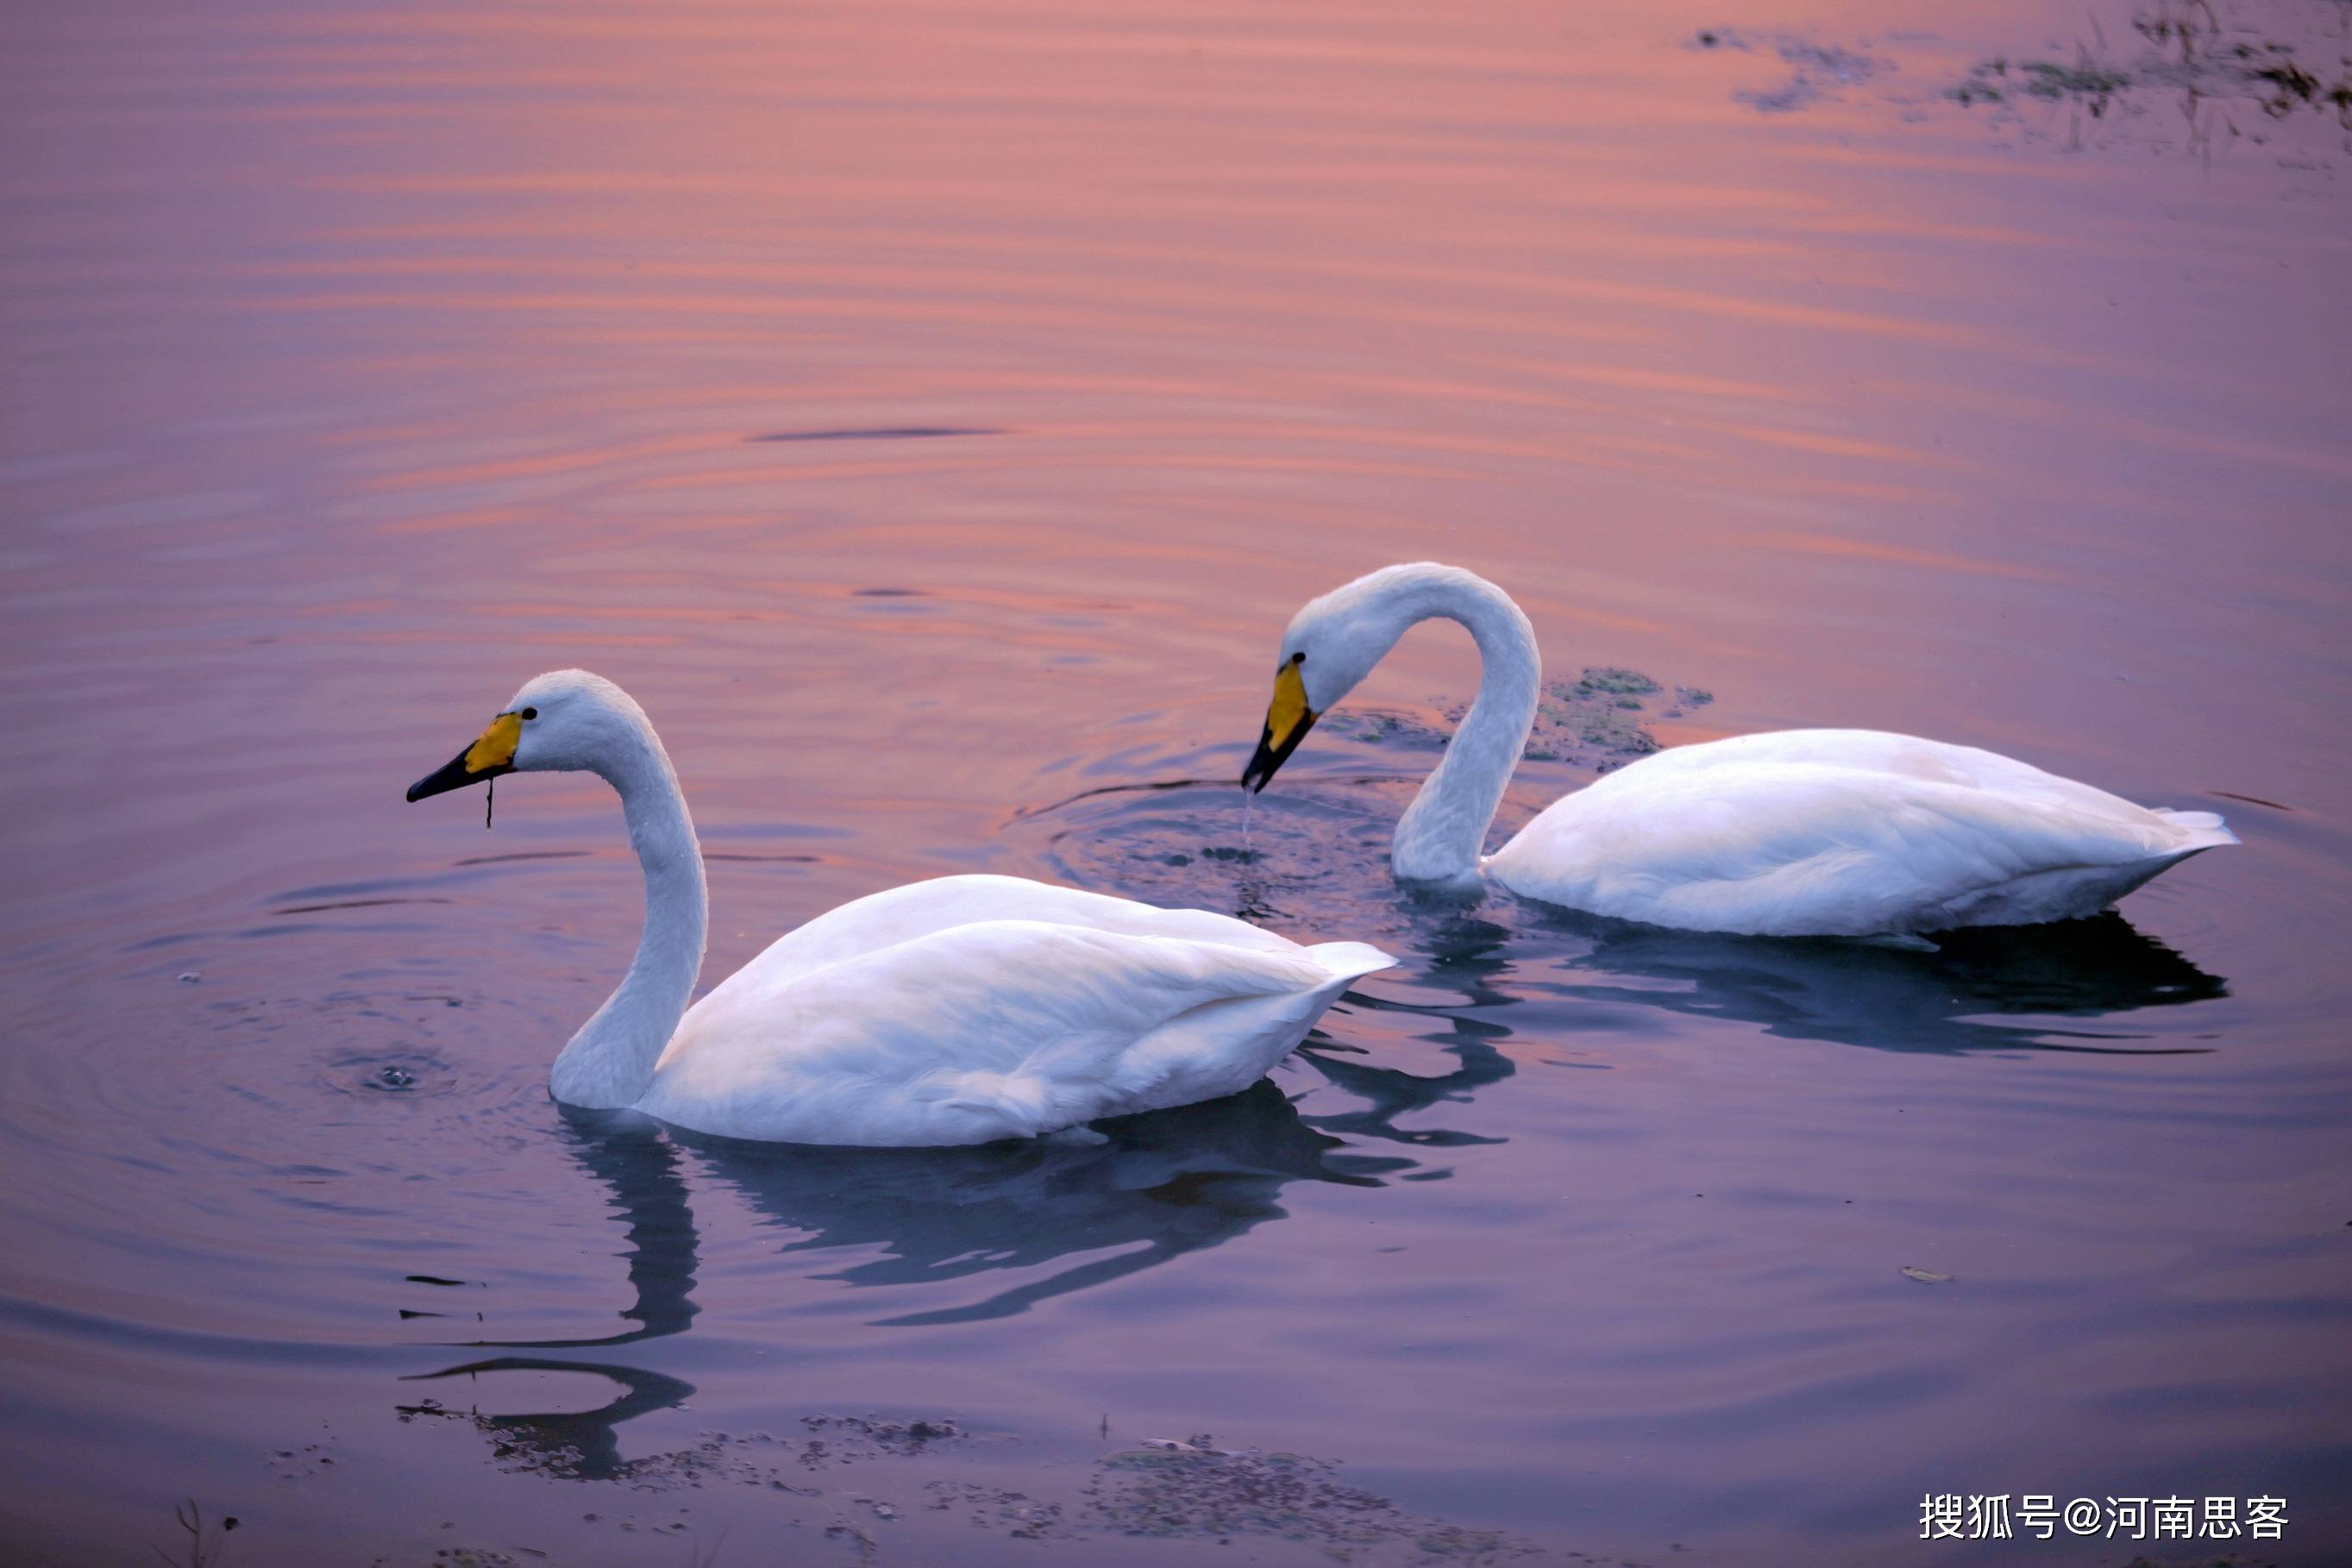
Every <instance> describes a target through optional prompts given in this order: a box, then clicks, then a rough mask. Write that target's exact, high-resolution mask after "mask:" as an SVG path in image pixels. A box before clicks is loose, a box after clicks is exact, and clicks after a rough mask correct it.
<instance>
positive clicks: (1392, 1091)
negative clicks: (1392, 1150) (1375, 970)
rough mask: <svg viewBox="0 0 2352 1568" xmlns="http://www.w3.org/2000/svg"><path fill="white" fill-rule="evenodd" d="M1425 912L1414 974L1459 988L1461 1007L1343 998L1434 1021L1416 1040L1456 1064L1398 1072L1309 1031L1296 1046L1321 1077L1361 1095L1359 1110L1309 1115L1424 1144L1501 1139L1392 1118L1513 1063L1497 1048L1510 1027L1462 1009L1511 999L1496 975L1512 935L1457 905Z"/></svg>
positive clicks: (1460, 1094)
mask: <svg viewBox="0 0 2352 1568" xmlns="http://www.w3.org/2000/svg"><path fill="white" fill-rule="evenodd" d="M1421 912H1422V913H1423V915H1424V916H1427V915H1432V914H1433V915H1435V917H1436V919H1435V921H1434V924H1433V925H1432V926H1431V927H1430V928H1429V930H1428V935H1427V939H1426V941H1425V942H1423V943H1422V944H1421V945H1422V949H1423V957H1424V958H1425V960H1426V967H1425V968H1423V970H1422V972H1421V973H1419V974H1418V975H1417V976H1416V978H1417V980H1418V981H1419V982H1420V983H1421V984H1433V985H1442V986H1445V987H1448V988H1455V987H1458V988H1459V989H1460V990H1461V992H1462V995H1463V1000H1462V1003H1461V1004H1460V1007H1461V1010H1460V1011H1457V1010H1456V1009H1454V1008H1453V1007H1442V1008H1430V1007H1418V1006H1407V1005H1402V1004H1399V1003H1395V1002H1387V1001H1383V1000H1381V998H1379V997H1378V996H1374V995H1370V994H1354V993H1350V994H1349V997H1348V999H1347V1002H1346V1005H1348V1006H1351V1007H1361V1008H1364V1009H1365V1010H1367V1011H1370V1012H1392V1013H1417V1014H1420V1015H1422V1016H1425V1017H1427V1018H1429V1019H1430V1020H1431V1021H1432V1023H1433V1024H1435V1025H1437V1026H1439V1027H1437V1028H1435V1029H1433V1031H1432V1032H1431V1033H1429V1034H1426V1035H1423V1036H1421V1038H1422V1039H1424V1040H1427V1041H1429V1042H1430V1043H1431V1044H1433V1045H1434V1046H1436V1047H1438V1048H1440V1049H1441V1050H1444V1051H1445V1052H1446V1053H1448V1054H1449V1055H1451V1056H1452V1057H1454V1059H1455V1061H1456V1062H1457V1063H1458V1064H1459V1065H1458V1066H1457V1067H1456V1068H1454V1070H1453V1071H1452V1072H1449V1073H1440V1074H1435V1075H1423V1074H1416V1073H1408V1072H1401V1071H1398V1070H1397V1069H1395V1068H1380V1067H1372V1066H1370V1065H1369V1064H1367V1063H1363V1062H1355V1061H1350V1060H1349V1059H1347V1056H1346V1055H1343V1054H1341V1053H1342V1052H1343V1051H1344V1052H1347V1053H1350V1054H1361V1053H1360V1048H1359V1047H1338V1046H1334V1045H1332V1044H1331V1043H1330V1042H1329V1041H1328V1040H1321V1039H1317V1038H1314V1037H1310V1038H1309V1039H1308V1041H1307V1045H1306V1046H1304V1047H1301V1052H1302V1054H1303V1055H1305V1056H1307V1058H1309V1059H1310V1060H1311V1061H1312V1062H1313V1064H1314V1066H1315V1068H1317V1069H1318V1071H1320V1072H1321V1073H1322V1074H1323V1076H1324V1077H1326V1078H1328V1079H1330V1080H1331V1081H1332V1082H1333V1083H1335V1084H1337V1085H1339V1087H1340V1088H1341V1089H1346V1090H1348V1091H1349V1093H1351V1094H1353V1095H1354V1096H1356V1098H1358V1099H1359V1100H1362V1101H1363V1102H1364V1108H1363V1109H1362V1110H1349V1111H1341V1112H1339V1113H1336V1114H1326V1115H1319V1116H1310V1117H1308V1118H1307V1121H1309V1122H1311V1123H1312V1124H1313V1125H1315V1126H1316V1127H1318V1128H1319V1129H1321V1130H1322V1131H1327V1132H1337V1133H1342V1134H1347V1135H1350V1136H1354V1137H1360V1138H1380V1139H1385V1140H1388V1141H1391V1142H1400V1143H1413V1144H1419V1145H1422V1146H1423V1147H1458V1146H1461V1145H1464V1144H1471V1143H1497V1142H1502V1140H1501V1139H1498V1138H1488V1137H1484V1136H1481V1135H1480V1134H1477V1133H1475V1132H1464V1131H1456V1130H1452V1129H1446V1128H1413V1129H1405V1128H1401V1127H1399V1126H1397V1125H1396V1119H1397V1118H1398V1117H1400V1116H1402V1115H1404V1114H1405V1113H1406V1112H1408V1111H1413V1110H1426V1109H1427V1108H1429V1107H1431V1106H1433V1105H1436V1104H1439V1103H1440V1102H1442V1101H1446V1100H1455V1101H1462V1100H1468V1099H1469V1098H1470V1096H1471V1094H1472V1093H1473V1092H1474V1091H1475V1090H1477V1089H1484V1088H1485V1087H1486V1086H1487V1085H1489V1084H1494V1083H1500V1082H1501V1081H1502V1080H1503V1079H1507V1078H1509V1077H1510V1076H1511V1075H1512V1074H1513V1073H1515V1072H1517V1070H1518V1068H1517V1064H1516V1063H1514V1062H1513V1061H1512V1060H1511V1058H1509V1057H1507V1056H1505V1055H1504V1054H1503V1053H1502V1052H1501V1051H1500V1050H1498V1049H1496V1045H1497V1043H1498V1042H1500V1041H1502V1040H1505V1039H1507V1038H1509V1037H1510V1035H1511V1030H1510V1029H1509V1028H1508V1027H1507V1026H1504V1025H1501V1024H1496V1023H1494V1022H1492V1021H1490V1020H1486V1019H1481V1018H1473V1017H1469V1016H1465V1013H1466V1012H1467V1011H1468V1010H1470V1009H1473V1008H1493V1007H1503V1006H1509V1005H1513V1004H1514V1003H1515V1002H1516V1001H1517V998H1515V997H1513V996H1511V995H1509V994H1507V993H1506V992H1504V991H1503V990H1501V989H1500V988H1499V987H1498V986H1497V985H1496V984H1495V982H1496V978H1497V977H1498V976H1499V975H1500V974H1501V973H1502V972H1503V970H1504V968H1505V967H1506V961H1505V959H1504V956H1503V952H1504V948H1505V946H1506V945H1507V943H1508V942H1509V941H1510V940H1511V933H1510V931H1508V930H1507V929H1506V928H1504V927H1502V926H1499V925H1496V923H1494V922H1493V921H1487V920H1482V919H1479V918H1477V917H1476V916H1475V915H1473V914H1470V913H1468V912H1466V911H1465V910H1463V909H1462V908H1460V907H1459V906H1458V904H1451V903H1450V904H1442V905H1434V906H1430V905H1424V906H1423V909H1422V911H1421Z"/></svg>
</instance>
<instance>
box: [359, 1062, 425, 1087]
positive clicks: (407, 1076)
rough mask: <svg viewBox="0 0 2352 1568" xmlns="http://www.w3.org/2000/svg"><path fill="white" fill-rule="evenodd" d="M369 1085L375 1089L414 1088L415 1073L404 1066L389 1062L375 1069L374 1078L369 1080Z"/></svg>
mask: <svg viewBox="0 0 2352 1568" xmlns="http://www.w3.org/2000/svg"><path fill="white" fill-rule="evenodd" d="M370 1087H371V1088H375V1089H414V1088H415V1087H416V1075H415V1073H413V1072H410V1071H409V1070H408V1069H407V1068H404V1067H401V1066H399V1065H398V1064H396V1063H389V1064H386V1065H385V1066H384V1067H383V1068H379V1069H378V1070H377V1072H376V1075H375V1077H374V1079H373V1080H372V1081H371V1084H370Z"/></svg>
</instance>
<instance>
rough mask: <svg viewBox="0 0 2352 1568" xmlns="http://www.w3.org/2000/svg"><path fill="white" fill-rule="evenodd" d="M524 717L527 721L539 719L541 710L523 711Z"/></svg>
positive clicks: (529, 709)
mask: <svg viewBox="0 0 2352 1568" xmlns="http://www.w3.org/2000/svg"><path fill="white" fill-rule="evenodd" d="M522 716H523V717H524V718H526V719H536V718H538V717H539V710H538V709H536V708H526V709H524V710H522Z"/></svg>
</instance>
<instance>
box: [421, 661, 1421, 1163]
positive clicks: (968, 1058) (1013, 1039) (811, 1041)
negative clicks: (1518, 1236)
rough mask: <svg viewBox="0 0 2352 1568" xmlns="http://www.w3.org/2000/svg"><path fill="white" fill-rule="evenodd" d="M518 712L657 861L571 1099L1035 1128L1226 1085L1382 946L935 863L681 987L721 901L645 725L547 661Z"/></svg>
mask: <svg viewBox="0 0 2352 1568" xmlns="http://www.w3.org/2000/svg"><path fill="white" fill-rule="evenodd" d="M508 713H509V714H510V715H528V717H527V718H523V719H521V720H520V721H518V722H514V723H512V724H511V727H510V728H509V730H508V731H506V733H507V734H508V735H509V736H511V737H512V740H513V747H512V750H511V752H509V757H510V762H509V763H506V764H505V765H509V766H511V767H513V768H517V769H526V770H528V769H539V768H577V769H586V770H589V771H593V772H595V773H599V774H601V775H602V776H604V778H605V779H606V780H608V781H609V782H610V783H611V784H613V786H614V789H615V790H617V791H618V792H619V794H620V796H621V802H622V806H623V809H624V812H625V816H626V817H627V821H628V826H629V837H630V840H631V842H632V843H633V844H635V847H636V850H637V856H638V859H639V861H640V862H641V863H642V865H643V867H644V869H645V877H646V928H645V935H644V937H643V939H642V940H641V941H640V942H639V945H638V948H637V954H636V958H635V962H634V963H631V964H630V966H629V972H628V974H627V975H626V976H625V978H624V979H623V980H622V982H621V984H620V987H619V989H617V990H615V991H614V993H613V994H612V996H611V997H610V998H609V999H607V1000H606V1002H605V1003H604V1006H603V1007H601V1008H599V1009H598V1010H597V1012H596V1015H595V1016H593V1017H592V1018H591V1019H589V1020H588V1022H587V1023H586V1024H585V1025H583V1026H582V1027H581V1029H580V1031H579V1033H577V1034H576V1035H574V1036H573V1037H572V1040H571V1042H570V1043H569V1044H568V1045H566V1046H565V1047H563V1051H562V1055H560V1056H559V1057H558V1058H556V1061H555V1066H554V1068H553V1070H552V1072H551V1075H550V1080H549V1081H550V1087H551V1089H552V1090H553V1092H554V1095H555V1098H556V1099H558V1100H562V1101H564V1102H565V1103H567V1104H572V1105H579V1106H585V1107H589V1108H592V1109H621V1108H633V1109H635V1110H642V1111H645V1112H646V1113H648V1114H650V1115H653V1116H657V1117H660V1118H661V1119H662V1120H664V1121H670V1122H675V1123H677V1125H679V1126H681V1127H687V1128H690V1129H693V1130H695V1131H702V1132H711V1133H717V1134H719V1135H722V1136H726V1137H733V1138H747V1139H760V1140H765V1141H772V1142H795V1143H836V1144H864V1145H869V1146H874V1145H883V1146H912V1145H928V1144H959V1143H985V1142H992V1141H994V1140H997V1139H1002V1138H1025V1137H1032V1136H1035V1135H1037V1134H1040V1133H1046V1132H1053V1131H1059V1130H1061V1129H1065V1128H1071V1127H1076V1126H1079V1125H1081V1124H1083V1123H1085V1122H1087V1121H1093V1120H1095V1119H1096V1118H1097V1117H1106V1116H1120V1115H1126V1114H1129V1113H1131V1112H1135V1111H1142V1110H1160V1109H1164V1108H1166V1107H1169V1106H1174V1105H1183V1104H1188V1103H1190V1102H1192V1101H1194V1100H1210V1099H1214V1098H1216V1097H1218V1096H1221V1095H1226V1094H1233V1093H1235V1092H1238V1091H1239V1090H1241V1089H1245V1088H1247V1087H1248V1086H1249V1085H1250V1084H1251V1083H1253V1082H1255V1080H1256V1079H1259V1078H1260V1077H1262V1076H1264V1075H1265V1072H1266V1071H1267V1070H1268V1069H1269V1068H1272V1067H1273V1066H1274V1065H1275V1064H1276V1062H1278V1061H1280V1060H1281V1059H1282V1058H1284V1057H1285V1056H1286V1055H1287V1054H1288V1053H1289V1052H1290V1050H1291V1048H1292V1047H1295V1046H1296V1045H1297V1044H1298V1042H1299V1041H1300V1040H1301V1039H1303V1038H1304V1037H1306V1035H1307V1030H1308V1028H1310V1027H1311V1026H1313V1025H1314V1023H1315V1021H1316V1019H1317V1018H1318V1017H1320V1016H1322V1014H1323V1011H1324V1009H1325V1008H1327V1007H1328V1006H1329V1005H1331V1003H1332V1002H1333V1001H1334V1000H1336V999H1337V998H1338V996H1339V994H1340V992H1342V991H1343V990H1345V989H1346V988H1347V985H1348V983H1349V981H1350V980H1352V979H1355V978H1356V977H1357V976H1359V975H1362V974H1369V973H1372V972H1374V971H1376V970H1381V969H1385V968H1388V967H1389V966H1390V964H1391V962H1392V961H1391V959H1390V958H1389V957H1388V955H1387V954H1385V953H1383V952H1380V951H1379V950H1378V949H1376V948H1372V947H1368V946H1365V945H1364V944H1363V943H1361V942H1328V943H1324V944H1321V945H1318V946H1314V947H1304V946H1301V945H1300V944H1298V943H1297V942H1290V941H1288V940H1286V938H1283V937H1280V936H1276V935H1275V934H1274V933H1273V932H1271V931H1260V930H1259V929H1258V928H1256V927H1255V926H1253V925H1249V924H1247V923H1246V922H1244V921H1237V920H1234V919H1231V918H1229V917H1227V916H1224V915H1219V914H1213V913H1210V912H1209V911H1207V910H1162V909H1155V908H1153V907H1151V906H1150V905H1147V904H1139V903H1135V902H1132V901H1130V900H1125V899H1115V898H1109V897H1106V896H1105V895H1103V894H1099V893H1087V892H1080V891H1077V890H1076V889H1068V888H1055V887H1049V886H1047V885H1045V884H1044V883H1040V882H1031V881H1026V880H1024V879H1020V878H1014V877H992V876H962V877H945V878H941V879H939V880H937V881H931V882H919V883H915V884H912V885H910V886H908V887H904V888H897V889H891V890H890V891H888V892H884V893H877V894H874V895H872V896H871V897H868V898H864V899H859V900H856V901H854V902H852V903H848V904H845V905H843V906H842V907H841V908H839V909H836V910H832V911H831V912H829V913H827V914H824V915H821V916H819V917H818V918H817V919H815V920H813V921H809V922H808V923H807V924H806V925H804V926H802V927H801V928H800V929H798V930H797V931H793V932H791V933H790V934H789V935H787V936H784V937H782V939H780V940H779V941H777V942H775V943H773V944H772V946H770V947H769V948H768V949H767V951H766V952H762V953H761V954H760V955H759V956H758V957H757V958H755V959H753V960H752V961H751V963H748V964H746V965H744V967H743V968H742V969H741V970H740V971H739V972H738V973H735V974H734V975H733V976H731V977H730V978H729V979H728V980H726V981H725V982H723V983H722V984H719V986H718V987H717V988H716V989H714V990H713V991H711V993H710V994H709V995H707V996H705V997H704V998H703V999H702V1000H701V1001H700V1002H698V1003H696V1004H695V1005H693V1006H692V1007H691V1008H688V1006H687V998H688V995H689V994H691V992H692V990H693V986H694V981H695V976H696V973H697V972H698V970H699V969H700V967H701V963H702V949H703V936H704V931H705V926H706V922H707V918H708V917H707V905H706V897H705V890H704V884H703V873H702V855H701V849H700V847H699V845H698V843H697V842H696V839H695V836H694V825H693V822H692V821H691V819H690V818H689V817H688V815H687V810H686V800H685V796H684V795H683V794H682V793H681V792H680V791H679V789H678V786H677V774H676V773H675V772H673V770H672V769H671V767H670V763H669V758H668V755H667V753H666V752H664V751H663V750H662V745H661V742H660V740H659V739H658V738H657V737H656V735H655V734H654V731H653V726H652V725H651V724H650V723H649V722H647V721H646V717H645V714H644V712H643V710H640V709H639V708H638V707H637V705H636V704H635V702H634V701H632V700H630V699H629V697H628V696H627V694H626V693H625V692H623V691H622V690H621V689H620V688H618V687H616V686H614V685H612V684H611V683H610V682H608V681H605V680H603V679H599V678H597V677H595V676H593V675H589V674H587V673H586V672H584V671H581V670H560V671H556V672H554V673H552V674H549V675H542V676H541V677H539V678H538V679H535V680H533V681H531V682H530V683H529V684H528V685H526V686H525V687H524V688H523V689H522V690H521V691H520V692H518V693H516V695H515V699H514V700H513V702H512V703H511V704H509V709H508ZM500 722H501V723H504V722H508V720H507V718H506V716H505V715H502V716H501V720H500ZM496 732H498V725H497V724H494V725H493V727H492V731H490V732H486V734H485V737H484V741H483V742H477V746H476V747H475V748H473V749H471V750H469V752H467V753H465V754H461V755H460V756H459V757H458V758H457V761H456V762H453V763H451V764H450V766H449V767H448V768H445V769H444V770H442V773H439V774H436V775H435V776H434V777H433V778H430V779H427V780H425V781H422V782H420V784H418V785H417V786H416V788H415V790H414V791H412V792H411V798H412V799H415V798H418V797H419V795H421V794H432V793H436V792H437V791H438V790H441V789H446V788H452V787H456V786H457V784H463V783H467V782H471V780H472V778H473V777H476V776H481V777H487V776H488V774H489V773H491V772H496V771H502V768H500V767H499V766H492V767H490V768H489V769H488V771H478V772H477V773H467V767H466V764H467V760H468V757H480V756H483V755H488V754H490V753H485V752H482V748H483V747H484V746H485V745H486V744H488V742H489V741H490V739H491V736H492V734H493V733H496Z"/></svg>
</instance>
